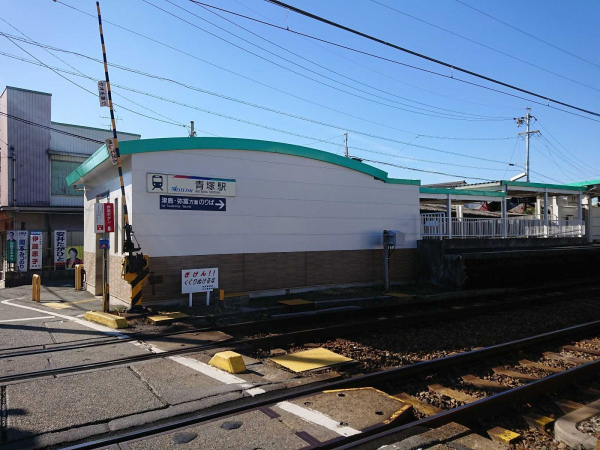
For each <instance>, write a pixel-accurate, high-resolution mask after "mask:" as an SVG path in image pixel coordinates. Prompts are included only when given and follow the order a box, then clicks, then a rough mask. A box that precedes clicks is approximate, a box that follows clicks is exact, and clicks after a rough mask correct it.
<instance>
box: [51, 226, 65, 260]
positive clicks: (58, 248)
mask: <svg viewBox="0 0 600 450" xmlns="http://www.w3.org/2000/svg"><path fill="white" fill-rule="evenodd" d="M66 262H67V232H66V231H65V230H57V231H54V266H55V267H64V266H65V264H66Z"/></svg>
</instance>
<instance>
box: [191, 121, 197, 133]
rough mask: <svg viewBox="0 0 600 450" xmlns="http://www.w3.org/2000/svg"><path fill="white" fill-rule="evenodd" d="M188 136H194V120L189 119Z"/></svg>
mask: <svg viewBox="0 0 600 450" xmlns="http://www.w3.org/2000/svg"><path fill="white" fill-rule="evenodd" d="M190 137H196V132H195V131H194V121H193V120H190Z"/></svg>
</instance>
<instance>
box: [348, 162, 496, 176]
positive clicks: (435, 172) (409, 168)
mask: <svg viewBox="0 0 600 450" xmlns="http://www.w3.org/2000/svg"><path fill="white" fill-rule="evenodd" d="M359 159H361V160H362V161H368V162H371V163H375V164H383V165H385V166H392V167H397V168H400V169H405V170H412V171H415V172H426V173H433V174H436V175H445V176H447V177H458V178H466V179H468V180H481V181H496V180H492V179H490V178H479V177H468V176H466V175H456V174H453V173H446V172H437V171H434V170H424V169H416V168H414V167H407V166H401V165H398V164H393V163H386V162H383V161H377V160H374V159H366V158H360V157H359Z"/></svg>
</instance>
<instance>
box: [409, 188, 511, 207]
mask: <svg viewBox="0 0 600 450" xmlns="http://www.w3.org/2000/svg"><path fill="white" fill-rule="evenodd" d="M448 197H450V200H451V201H452V203H454V204H465V203H478V202H498V201H500V200H502V199H503V198H506V193H505V192H501V191H493V190H489V191H485V190H471V189H461V190H458V189H457V188H434V187H426V186H421V187H420V188H419V198H420V199H421V201H426V202H427V203H444V204H445V203H446V202H447V201H448Z"/></svg>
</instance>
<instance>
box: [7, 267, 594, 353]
mask: <svg viewBox="0 0 600 450" xmlns="http://www.w3.org/2000/svg"><path fill="white" fill-rule="evenodd" d="M599 281H600V279H597V278H591V279H583V280H576V281H571V282H561V283H554V284H547V283H546V284H544V285H543V286H532V287H527V288H520V289H515V288H508V289H501V290H500V289H499V290H493V291H489V290H486V291H483V292H482V291H462V292H457V293H453V294H442V295H439V294H434V295H425V296H416V298H415V299H414V300H411V301H404V302H402V303H400V304H392V305H375V306H362V307H351V309H350V308H348V309H345V310H344V309H340V308H331V309H323V310H318V311H314V312H311V314H310V316H311V318H315V319H316V320H322V319H324V320H327V319H328V318H329V317H332V316H334V317H335V318H336V320H337V319H339V318H347V317H352V316H356V315H360V316H361V317H364V316H365V315H367V316H385V315H390V314H396V313H397V312H398V311H402V312H407V311H414V310H416V309H418V310H423V309H424V308H436V307H453V306H461V305H464V304H469V303H481V302H482V301H485V302H491V303H493V302H501V301H503V300H504V299H505V298H507V297H512V298H511V300H510V302H509V303H506V305H507V306H508V307H512V306H514V305H518V304H519V303H522V304H526V303H527V302H529V301H535V300H541V299H540V298H539V296H540V295H544V296H545V295H547V296H548V298H549V299H552V300H556V301H559V300H561V299H563V298H565V297H568V296H569V295H586V294H587V293H591V292H593V291H594V290H596V286H597V285H598V282H599ZM383 298H386V299H392V297H390V296H378V297H372V298H362V299H361V300H363V301H370V300H381V299H383ZM498 308H499V309H501V306H499V307H498ZM306 315H307V314H306V313H299V314H279V315H275V316H273V317H272V318H269V319H263V320H259V321H251V322H240V323H232V324H223V325H214V326H209V327H194V328H189V329H185V330H178V331H170V332H165V333H135V334H134V333H130V334H128V333H126V331H124V332H123V333H122V336H120V337H102V338H99V339H97V340H94V341H93V342H80V343H73V344H68V345H57V344H54V345H52V346H49V347H47V348H42V349H40V348H38V347H39V345H32V346H25V347H12V348H5V349H2V350H0V360H2V359H5V358H14V357H19V356H28V355H38V354H43V353H52V352H61V351H68V350H79V349H84V348H93V347H101V346H105V345H112V344H115V343H126V342H136V341H143V340H157V339H161V338H165V337H171V336H177V335H182V334H187V333H195V332H212V331H222V332H224V333H227V334H234V333H245V334H251V333H257V332H273V330H277V329H278V328H281V327H294V326H299V325H302V322H303V321H304V320H305V317H306ZM29 347H34V348H33V349H29ZM19 350H21V351H19Z"/></svg>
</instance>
